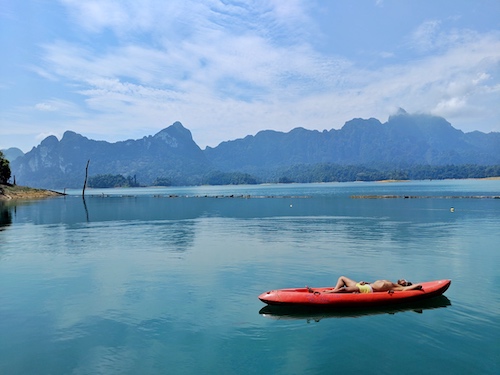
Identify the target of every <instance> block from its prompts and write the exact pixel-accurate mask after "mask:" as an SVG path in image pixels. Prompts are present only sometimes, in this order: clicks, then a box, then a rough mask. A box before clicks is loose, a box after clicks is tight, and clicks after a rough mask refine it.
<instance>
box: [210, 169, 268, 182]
mask: <svg viewBox="0 0 500 375" xmlns="http://www.w3.org/2000/svg"><path fill="white" fill-rule="evenodd" d="M257 183H258V181H257V179H256V178H255V177H253V176H251V175H250V174H248V173H240V172H218V171H217V172H211V173H209V174H207V175H205V177H203V179H202V185H253V184H257Z"/></svg>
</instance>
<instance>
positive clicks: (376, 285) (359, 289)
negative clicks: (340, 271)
mask: <svg viewBox="0 0 500 375" xmlns="http://www.w3.org/2000/svg"><path fill="white" fill-rule="evenodd" d="M416 289H422V285H420V284H415V285H413V284H412V283H410V282H409V281H406V280H404V279H400V280H398V282H397V283H393V282H392V281H389V280H377V281H374V282H373V283H367V282H365V281H359V282H357V281H354V280H351V279H349V278H348V277H345V276H340V277H339V279H338V281H337V285H335V288H333V289H330V290H325V291H323V293H374V292H391V291H395V290H398V291H405V290H416Z"/></svg>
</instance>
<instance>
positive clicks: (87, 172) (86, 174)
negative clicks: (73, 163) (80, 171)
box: [82, 159, 90, 198]
mask: <svg viewBox="0 0 500 375" xmlns="http://www.w3.org/2000/svg"><path fill="white" fill-rule="evenodd" d="M89 163H90V159H89V160H87V167H86V168H85V181H84V182H83V190H82V197H83V198H85V188H86V187H87V177H88V175H89Z"/></svg>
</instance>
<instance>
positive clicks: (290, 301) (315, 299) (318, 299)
mask: <svg viewBox="0 0 500 375" xmlns="http://www.w3.org/2000/svg"><path fill="white" fill-rule="evenodd" d="M418 284H420V285H422V289H420V290H407V291H404V292H401V291H391V292H375V293H323V291H325V290H328V289H332V287H327V288H296V289H278V290H271V291H269V292H265V293H262V294H261V295H260V296H259V299H260V300H261V301H262V302H264V303H267V304H268V305H289V306H319V307H370V306H381V305H389V304H394V303H402V302H413V301H418V300H422V299H426V298H431V297H436V296H440V295H442V294H443V293H444V292H445V291H446V290H447V289H448V288H449V286H450V284H451V280H435V281H427V282H423V283H418Z"/></svg>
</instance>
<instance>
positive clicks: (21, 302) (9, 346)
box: [0, 180, 500, 374]
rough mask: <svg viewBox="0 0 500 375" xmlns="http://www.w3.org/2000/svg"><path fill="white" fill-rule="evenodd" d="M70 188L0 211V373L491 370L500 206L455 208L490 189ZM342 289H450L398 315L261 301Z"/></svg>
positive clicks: (475, 184)
mask: <svg viewBox="0 0 500 375" xmlns="http://www.w3.org/2000/svg"><path fill="white" fill-rule="evenodd" d="M67 192H68V193H70V195H69V196H67V197H65V198H55V199H49V200H43V201H36V202H18V203H16V204H12V203H10V204H7V205H5V204H4V205H3V206H0V374H199V373H213V374H262V373H264V372H266V373H270V374H305V373H307V374H331V373H341V374H351V373H361V374H370V373H373V374H422V373H425V374H498V373H500V339H499V337H500V318H499V312H500V291H499V288H498V285H500V271H499V265H500V199H472V198H460V197H465V196H492V195H500V181H498V180H497V181H475V180H467V181H430V182H429V181H427V182H405V183H391V184H381V183H345V184H309V185H295V184H294V185H268V186H236V187H230V186H223V187H193V188H162V189H160V188H156V189H151V188H143V189H112V190H87V197H86V199H85V200H82V198H81V197H80V196H77V194H79V193H80V192H79V191H67ZM359 194H369V195H372V194H375V195H377V194H378V195H386V194H394V195H421V196H426V197H427V198H424V199H351V198H350V196H351V195H359ZM231 195H233V196H234V197H233V198H230V197H229V196H231ZM445 196H446V197H453V198H444V197H445ZM432 197H434V198H432ZM452 207H453V208H454V212H452V210H451V208H452ZM339 275H347V276H350V277H352V278H354V279H363V280H374V279H377V278H389V279H398V278H400V277H404V278H407V279H409V280H412V281H414V282H418V281H425V280H434V279H444V278H449V279H452V285H451V287H450V289H449V290H448V291H447V292H446V293H445V298H443V299H438V300H435V301H431V302H429V303H427V304H424V305H412V306H403V307H401V308H400V309H396V310H395V309H381V310H376V311H344V312H342V313H336V312H296V311H292V312H291V311H281V312H276V311H271V312H269V311H266V309H264V310H262V309H263V308H264V306H265V305H264V304H263V303H262V302H260V301H259V300H258V299H257V296H258V295H259V294H260V293H262V292H264V291H266V290H269V289H275V288H285V287H301V286H304V285H309V286H327V285H332V284H334V283H335V281H336V279H337V277H338V276H339Z"/></svg>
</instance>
